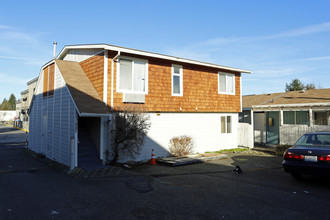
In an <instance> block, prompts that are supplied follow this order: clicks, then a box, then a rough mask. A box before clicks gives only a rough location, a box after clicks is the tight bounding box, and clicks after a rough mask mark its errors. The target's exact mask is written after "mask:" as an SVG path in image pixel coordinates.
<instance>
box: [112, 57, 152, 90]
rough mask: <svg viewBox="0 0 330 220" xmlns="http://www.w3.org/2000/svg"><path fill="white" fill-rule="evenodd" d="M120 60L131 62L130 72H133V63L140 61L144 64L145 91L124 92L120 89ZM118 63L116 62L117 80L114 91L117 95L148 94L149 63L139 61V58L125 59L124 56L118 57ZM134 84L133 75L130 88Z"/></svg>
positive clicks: (142, 60) (143, 60)
mask: <svg viewBox="0 0 330 220" xmlns="http://www.w3.org/2000/svg"><path fill="white" fill-rule="evenodd" d="M120 59H124V60H131V61H132V72H134V61H140V62H144V63H145V79H144V86H145V87H144V88H145V91H144V92H141V91H135V90H125V89H120V88H119V86H120ZM118 60H119V62H117V79H116V81H117V82H116V84H117V85H116V90H117V92H119V93H130V94H148V75H149V67H148V66H149V63H148V60H145V59H139V58H134V57H126V56H120V57H119V59H118ZM133 84H134V74H133V75H132V87H133Z"/></svg>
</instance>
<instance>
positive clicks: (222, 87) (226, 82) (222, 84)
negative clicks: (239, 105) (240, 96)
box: [218, 73, 235, 95]
mask: <svg viewBox="0 0 330 220" xmlns="http://www.w3.org/2000/svg"><path fill="white" fill-rule="evenodd" d="M218 91H219V94H229V95H235V75H234V74H231V73H219V74H218Z"/></svg>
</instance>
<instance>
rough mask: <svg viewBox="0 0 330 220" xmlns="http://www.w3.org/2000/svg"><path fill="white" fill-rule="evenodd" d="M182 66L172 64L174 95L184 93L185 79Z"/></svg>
mask: <svg viewBox="0 0 330 220" xmlns="http://www.w3.org/2000/svg"><path fill="white" fill-rule="evenodd" d="M182 75H183V71H182V66H181V65H175V64H173V65H172V95H173V96H182V95H183V80H182Z"/></svg>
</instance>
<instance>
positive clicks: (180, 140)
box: [170, 136, 194, 157]
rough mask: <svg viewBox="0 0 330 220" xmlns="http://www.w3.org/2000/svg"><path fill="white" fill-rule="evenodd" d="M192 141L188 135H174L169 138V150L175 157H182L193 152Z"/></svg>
mask: <svg viewBox="0 0 330 220" xmlns="http://www.w3.org/2000/svg"><path fill="white" fill-rule="evenodd" d="M193 149H194V143H193V140H192V138H191V137H189V136H179V137H174V138H172V139H171V140H170V152H171V154H172V155H173V156H175V157H182V156H185V155H188V154H190V153H192V152H193Z"/></svg>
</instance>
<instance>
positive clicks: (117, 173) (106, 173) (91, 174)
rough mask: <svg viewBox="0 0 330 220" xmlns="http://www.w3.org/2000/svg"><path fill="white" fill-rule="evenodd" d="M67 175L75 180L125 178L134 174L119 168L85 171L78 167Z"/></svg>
mask: <svg viewBox="0 0 330 220" xmlns="http://www.w3.org/2000/svg"><path fill="white" fill-rule="evenodd" d="M67 174H69V175H70V176H72V177H74V178H97V177H123V176H132V175H134V174H133V173H132V172H129V171H126V170H124V169H122V168H119V167H110V168H103V169H97V170H84V169H81V168H79V167H76V168H74V169H73V170H72V171H69V172H68V173H67Z"/></svg>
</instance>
